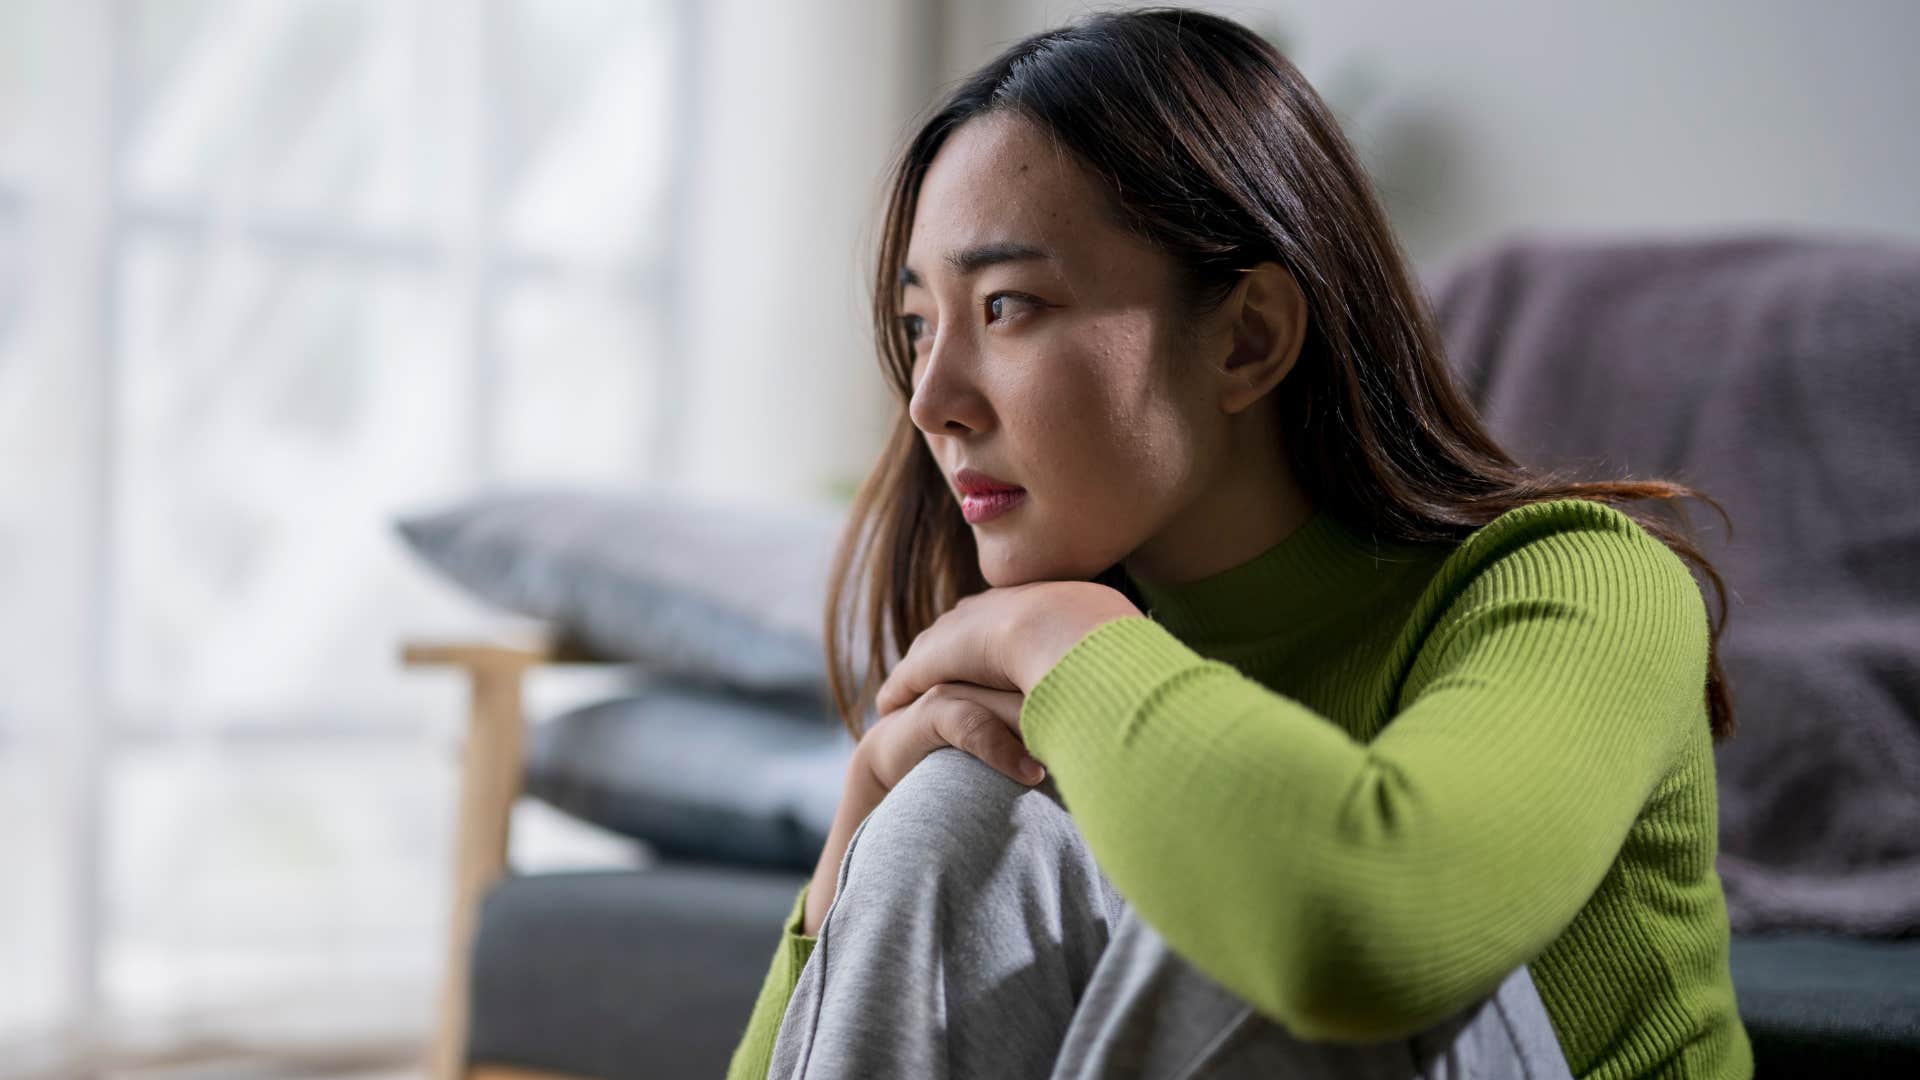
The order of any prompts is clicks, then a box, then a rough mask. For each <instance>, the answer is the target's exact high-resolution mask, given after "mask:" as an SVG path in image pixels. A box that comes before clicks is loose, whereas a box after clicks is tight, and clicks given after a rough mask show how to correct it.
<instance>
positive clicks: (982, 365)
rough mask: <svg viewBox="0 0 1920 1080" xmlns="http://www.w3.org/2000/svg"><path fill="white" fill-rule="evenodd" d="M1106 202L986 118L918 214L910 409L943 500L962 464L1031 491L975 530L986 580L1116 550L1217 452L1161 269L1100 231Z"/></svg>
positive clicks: (1068, 576) (1020, 123) (1150, 254)
mask: <svg viewBox="0 0 1920 1080" xmlns="http://www.w3.org/2000/svg"><path fill="white" fill-rule="evenodd" d="M1105 198H1106V195H1105V194H1104V193H1103V192H1102V191H1101V190H1099V189H1098V188H1097V187H1096V186H1095V182H1094V180H1093V178H1092V177H1090V176H1089V175H1088V174H1087V173H1086V172H1085V171H1084V169H1083V168H1082V167H1081V166H1080V165H1078V163H1077V162H1075V161H1074V160H1072V159H1070V158H1069V157H1067V156H1066V155H1065V151H1056V150H1055V149H1054V148H1053V147H1052V146H1051V145H1050V144H1049V143H1048V142H1047V140H1046V139H1045V137H1044V136H1043V135H1042V134H1041V133H1040V132H1039V130H1038V129H1037V128H1036V127H1034V126H1033V124H1032V123H1031V122H1030V121H1027V120H1025V119H1024V118H1020V117H1016V116H1013V115H1009V114H989V115H985V116H981V117H977V118H975V119H973V120H970V121H968V122H966V123H965V124H963V125H961V126H960V127H959V128H957V129H956V130H955V131H954V132H953V133H952V134H951V135H950V136H949V137H948V139H947V141H946V142H945V143H944V144H943V145H942V146H941V148H940V151H939V153H938V154H937V155H936V156H935V157H934V160H933V162H932V164H931V165H930V166H929V168H928V170H927V174H926V177H925V179H924V182H923V183H922V186H921V189H920V195H919V200H918V203H917V204H916V206H915V208H914V215H913V231H912V235H911V236H910V238H909V241H908V247H907V261H906V267H905V268H904V270H903V272H902V275H901V277H902V280H903V287H902V293H901V297H902V300H901V313H902V318H903V320H904V321H905V322H906V324H907V328H908V333H909V336H910V337H913V338H914V364H913V385H914V390H913V397H912V400H911V401H910V403H909V406H908V415H909V416H910V417H911V418H912V420H913V423H914V425H915V426H916V427H918V428H919V429H920V431H921V433H922V435H923V437H924V438H925V440H926V444H927V448H928V450H929V451H930V452H931V453H932V454H933V458H934V461H936V462H937V463H938V464H939V466H940V471H941V473H942V474H943V475H944V476H945V477H946V480H947V485H948V488H949V490H951V491H952V492H953V493H954V496H955V498H956V499H958V498H959V496H960V490H961V489H960V484H959V483H958V482H957V481H956V479H955V474H956V473H957V472H959V470H960V469H962V468H963V467H964V468H969V469H973V470H976V471H978V472H981V473H985V474H987V475H989V476H991V477H993V478H995V479H997V480H1000V481H1004V482H1005V483H1007V484H1011V485H1016V486H1018V487H1021V488H1024V489H1025V492H1026V493H1025V495H1024V497H1022V498H1020V499H1019V500H1018V501H1017V502H1016V503H1015V504H1014V505H1013V507H1012V509H1010V510H1007V511H1005V512H1003V513H1001V514H999V515H998V516H996V517H992V518H991V519H989V520H975V521H971V523H970V527H971V528H972V529H973V534H974V539H975V541H976V542H977V547H978V548H979V553H980V569H981V572H982V574H983V575H984V576H985V577H986V579H987V582H988V583H989V584H990V585H994V586H1003V585H1017V584H1022V583H1025V582H1029V581H1040V580H1074V579H1085V578H1089V577H1092V576H1093V575H1094V574H1097V573H1099V572H1100V571H1101V570H1104V569H1105V568H1107V567H1108V566H1111V565H1112V564H1114V563H1116V562H1120V561H1122V560H1124V559H1126V558H1127V557H1128V556H1129V555H1130V554H1132V553H1133V552H1135V551H1136V550H1137V549H1139V548H1141V547H1142V546H1143V545H1146V544H1148V543H1149V542H1150V541H1152V540H1153V538H1154V537H1155V536H1157V535H1158V534H1160V533H1161V532H1162V531H1163V530H1164V529H1165V528H1166V527H1167V525H1168V523H1169V522H1171V521H1173V520H1175V519H1176V518H1177V517H1178V516H1179V515H1180V514H1181V513H1182V511H1183V509H1184V508H1185V507H1186V506H1188V505H1189V504H1190V503H1191V502H1193V500H1195V499H1196V498H1197V497H1198V496H1199V495H1200V494H1201V493H1202V492H1203V491H1204V489H1205V488H1206V486H1207V483H1208V481H1209V478H1210V477H1211V476H1212V474H1213V473H1214V471H1215V468H1216V465H1217V464H1218V462H1219V461H1220V459H1221V458H1222V456H1223V455H1224V453H1225V448H1226V427H1225V421H1226V417H1225V416H1224V415H1223V413H1222V411H1221V409H1220V408H1219V407H1218V405H1217V403H1216V400H1215V395H1214V391H1213V389H1212V384H1211V383H1209V382H1208V380H1207V379H1205V378H1204V377H1200V376H1199V375H1198V374H1197V373H1198V372H1199V371H1200V370H1202V369H1203V368H1204V365H1203V364H1200V363H1198V361H1199V359H1200V358H1199V357H1198V356H1195V355H1193V346H1192V345H1191V344H1190V343H1189V339H1188V337H1187V335H1186V333H1185V329H1186V328H1185V324H1184V323H1183V321H1182V320H1181V318H1180V315H1179V310H1178V307H1177V304H1176V297H1175V291H1174V276H1173V275H1174V266H1173V263H1172V260H1171V259H1170V258H1168V257H1167V256H1166V255H1164V254H1163V253H1161V252H1160V251H1159V250H1158V249H1156V248H1154V247H1152V246H1150V245H1148V244H1147V243H1146V242H1145V241H1143V240H1141V239H1139V238H1137V237H1135V236H1133V235H1132V234H1130V233H1127V232H1125V231H1124V230H1122V229H1120V228H1119V227H1117V226H1115V225H1114V224H1112V223H1111V222H1110V221H1108V220H1107V218H1106V217H1105V216H1104V215H1103V214H1102V213H1101V212H1100V210H1099V207H1100V206H1101V205H1102V200H1103V199H1105Z"/></svg>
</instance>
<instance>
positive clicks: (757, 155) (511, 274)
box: [0, 0, 930, 1075]
mask: <svg viewBox="0 0 1920 1080" xmlns="http://www.w3.org/2000/svg"><path fill="white" fill-rule="evenodd" d="M926 23H927V20H926V19H925V18H924V17H923V15H922V12H921V10H920V7H919V5H899V4H890V3H884V2H879V0H874V2H860V0H825V2H821V3H815V4H787V3H778V2H774V0H763V2H748V0H727V2H720V3H699V4H697V3H693V2H691V0H597V2H596V0H565V2H561V0H10V2H8V3H4V4H0V880H4V881H5V883H6V884H5V886H4V888H0V1075H8V1074H11V1073H13V1072H31V1071H33V1070H35V1069H39V1068H46V1067H50V1066H57V1064H58V1063H60V1062H69V1063H70V1062H72V1061H75V1060H77V1059H78V1058H79V1057H80V1056H82V1055H87V1054H106V1055H115V1054H119V1055H124V1054H127V1053H132V1052H137V1051H140V1050H155V1051H158V1050H162V1049H166V1048H169V1047H176V1046H178V1045H180V1044H181V1043H183V1042H191V1041H195V1040H200V1041H208V1040H212V1041H220V1040H223V1039H224V1040H244V1041H252V1042H267V1043H274V1042H299V1041H302V1040H308V1041H317V1042H320V1043H322V1044H327V1045H336V1046H337V1045H340V1044H341V1041H342V1040H359V1041H361V1042H366V1043H380V1042H385V1043H387V1044H404V1043H405V1042H406V1041H407V1040H412V1039H417V1038H418V1037H420V1036H421V1035H423V1034H424V1031H425V1026H426V1024H427V1023H428V1021H429V1017H430V1015H431V1011H432V1008H431V1006H432V991H433V980H434V977H435V975H436V973H437V972H436V968H437V965H438V962H439V959H440V950H441V944H442V943H441V941H440V937H439V935H440V932H441V930H442V926H443V920H444V915H445V911H444V908H445V905H446V900H447V892H446V890H447V879H448V873H447V865H446V864H447V858H448V849H449V840H450V837H451V829H452V820H451V816H450V815H451V810H452V806H453V782H454V775H453V765H454V755H453V748H454V745H455V741H456V740H457V738H458V734H459V731H458V729H459V720H460V717H459V710H460V705H461V691H460V688H459V686H458V685H457V684H456V683H454V682H452V681H450V680H447V679H443V678H434V677H431V676H426V675H420V674H409V673H407V672H405V671H403V670H402V669H400V668H399V667H398V665H397V663H396V661H395V655H396V650H397V647H398V643H399V642H400V640H401V639H402V638H404V637H406V636H409V635H412V634H419V633H437V634H441V635H446V634H453V633H460V632H468V631H473V632H479V631H483V630H486V629H488V628H490V627H492V626H493V622H492V620H497V619H499V616H496V615H493V614H491V613H488V612H486V611H483V610H481V609H479V608H478V607H477V606H475V605H474V604H472V603H470V602H469V601H467V600H466V599H465V598H464V597H462V596H460V595H458V594H457V593H456V592H455V591H454V590H452V589H451V588H449V587H447V586H443V585H441V584H440V583H438V582H437V581H434V580H432V579H430V578H429V577H428V576H427V575H426V573H425V572H424V571H423V570H421V569H420V568H419V567H418V566H417V565H416V564H414V563H413V562H412V561H411V560H410V559H409V558H407V556H406V555H405V554H404V552H403V551H402V550H401V549H400V547H399V546H398V544H397V542H396V540H395V538H394V536H393V534H392V532H391V529H390V526H389V522H390V520H391V519H392V517H393V516H394V515H395V514H398V513H401V512H404V511H407V510H412V509H417V508H421V507H423V506H428V505H434V504H438V503H440V502H443V501H446V500H450V499H452V498H456V497H458V496H460V495H462V494H465V493H468V492H471V491H475V490H479V489H481V488H484V487H487V486H493V485H509V484H513V485H520V484H545V483H566V484H585V485H597V486H602V487H608V488H617V487H629V488H631V487H654V488H672V489H676V490H682V491H685V492H687V493H689V494H696V495H699V496H701V497H707V498H725V499H732V500H740V501H755V502H783V501H793V502H805V501H818V500H821V499H825V498H829V497H831V494H832V493H833V492H835V491H839V490H844V489H845V487H846V485H847V484H849V483H850V482H852V481H853V480H854V479H856V478H857V476H858V474H859V472H860V471H861V470H863V469H864V468H865V467H866V465H867V464H868V462H869V461H870V458H871V455H872V453H873V451H874V449H875V448H876V447H877V445H878V440H879V436H880V431H881V425H882V423H883V422H884V420H885V417H886V415H887V413H886V409H887V406H886V402H885V401H884V398H883V397H882V396H881V391H880V386H879V380H878V377H877V375H876V373H875V369H874V362H873V356H872V349H871V345H870V342H869V340H868V337H867V333H866V330H865V323H864V319H863V315H862V305H863V304H864V303H865V299H866V295H865V293H866V284H865V282H866V273H867V270H866V261H865V260H866V255H865V252H866V247H865V246H864V245H865V244H866V243H868V242H870V239H871V237H870V233H871V224H870V223H871V219H872V218H873V217H874V216H875V215H876V214H877V209H878V207H877V203H876V201H875V200H876V199H877V194H878V184H879V177H880V172H881V170H882V169H883V167H884V166H885V164H886V163H887V161H888V158H889V155H890V154H891V153H892V152H893V150H894V149H895V147H896V140H897V138H898V137H899V136H900V135H901V134H902V125H903V124H904V122H905V120H906V119H907V118H908V116H910V115H911V114H912V112H913V111H914V110H916V109H918V108H919V107H920V106H921V104H922V103H923V100H924V97H925V95H926V93H927V91H928V89H929V82H930V80H929V79H928V77H927V74H926V67H925V65H924V64H923V63H922V62H921V58H922V57H924V56H925V55H926V54H927V53H926V49H925V48H924V47H923V46H924V38H925V34H926Z"/></svg>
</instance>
